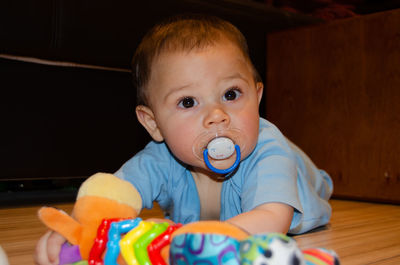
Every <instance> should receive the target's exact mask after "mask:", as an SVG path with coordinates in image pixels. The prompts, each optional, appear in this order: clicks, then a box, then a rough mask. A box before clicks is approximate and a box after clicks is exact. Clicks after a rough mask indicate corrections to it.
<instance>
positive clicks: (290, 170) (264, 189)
mask: <svg viewBox="0 0 400 265" xmlns="http://www.w3.org/2000/svg"><path fill="white" fill-rule="evenodd" d="M255 152H257V154H255V156H254V158H253V160H254V161H251V162H250V163H249V164H248V168H247V169H246V171H247V172H248V173H246V174H245V178H244V179H243V186H242V198H241V202H242V210H243V211H244V212H247V211H250V210H252V209H253V208H255V207H257V206H259V205H261V204H264V203H270V202H279V203H284V204H287V205H290V206H292V207H293V208H294V209H295V210H297V211H299V212H302V206H301V203H300V198H299V194H298V189H297V169H296V162H295V160H294V159H293V155H292V153H291V152H290V149H287V148H286V147H285V146H282V145H281V143H279V141H276V140H272V139H268V141H266V142H264V144H263V145H262V147H260V148H257V149H256V150H255Z"/></svg>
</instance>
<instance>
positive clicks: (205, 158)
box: [203, 145, 241, 174]
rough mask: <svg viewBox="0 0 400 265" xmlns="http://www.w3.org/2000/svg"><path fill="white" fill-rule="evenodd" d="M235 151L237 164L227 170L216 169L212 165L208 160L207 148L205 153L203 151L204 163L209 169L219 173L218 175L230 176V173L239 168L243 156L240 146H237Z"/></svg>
mask: <svg viewBox="0 0 400 265" xmlns="http://www.w3.org/2000/svg"><path fill="white" fill-rule="evenodd" d="M235 150H236V160H235V162H234V163H233V165H232V166H230V167H229V168H226V169H218V168H215V167H214V166H213V165H211V163H210V160H209V159H208V149H207V148H206V149H204V151H203V158H204V162H205V163H206V165H207V167H208V168H209V169H210V170H212V171H214V172H215V173H218V174H228V173H231V172H232V171H234V170H235V169H236V168H237V166H238V165H239V163H240V156H241V154H240V147H239V145H235Z"/></svg>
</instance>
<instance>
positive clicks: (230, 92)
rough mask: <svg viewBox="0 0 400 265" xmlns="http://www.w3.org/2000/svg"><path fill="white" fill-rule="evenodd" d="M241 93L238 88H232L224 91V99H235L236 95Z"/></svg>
mask: <svg viewBox="0 0 400 265" xmlns="http://www.w3.org/2000/svg"><path fill="white" fill-rule="evenodd" d="M241 95H242V92H240V90H239V89H237V88H232V89H229V90H228V91H226V92H225V94H224V100H235V99H237V98H238V97H240V96H241Z"/></svg>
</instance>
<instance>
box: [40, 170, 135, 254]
mask: <svg viewBox="0 0 400 265" xmlns="http://www.w3.org/2000/svg"><path fill="white" fill-rule="evenodd" d="M141 208H142V199H141V197H140V194H139V192H138V191H137V190H136V188H135V187H134V186H133V185H132V184H131V183H129V182H127V181H124V180H121V179H119V178H117V177H115V176H114V175H112V174H106V173H97V174H95V175H93V176H91V177H90V178H88V179H87V180H86V181H85V182H84V183H82V185H81V187H80V188H79V192H78V196H77V199H76V202H75V205H74V208H73V214H72V216H69V215H67V214H65V213H64V212H62V211H59V210H57V209H55V208H52V207H42V208H41V209H40V210H39V218H40V220H41V221H42V222H43V223H44V224H45V225H46V226H47V227H48V228H50V229H51V230H54V231H56V232H58V233H60V234H61V235H63V236H64V237H65V238H66V239H67V240H68V242H69V243H71V244H72V245H78V246H79V250H80V254H81V257H82V259H85V260H87V259H88V257H89V252H90V249H91V247H92V245H93V242H94V239H95V237H96V233H97V228H98V226H99V225H100V223H101V222H102V220H103V219H109V218H135V217H136V216H138V214H139V212H140V210H141Z"/></svg>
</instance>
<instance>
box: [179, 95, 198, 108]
mask: <svg viewBox="0 0 400 265" xmlns="http://www.w3.org/2000/svg"><path fill="white" fill-rule="evenodd" d="M196 105H197V101H196V100H195V99H194V98H191V97H185V98H183V99H181V100H180V101H179V103H178V106H179V107H181V108H184V109H188V108H192V107H194V106H196Z"/></svg>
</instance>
